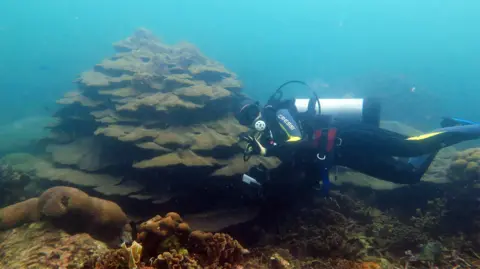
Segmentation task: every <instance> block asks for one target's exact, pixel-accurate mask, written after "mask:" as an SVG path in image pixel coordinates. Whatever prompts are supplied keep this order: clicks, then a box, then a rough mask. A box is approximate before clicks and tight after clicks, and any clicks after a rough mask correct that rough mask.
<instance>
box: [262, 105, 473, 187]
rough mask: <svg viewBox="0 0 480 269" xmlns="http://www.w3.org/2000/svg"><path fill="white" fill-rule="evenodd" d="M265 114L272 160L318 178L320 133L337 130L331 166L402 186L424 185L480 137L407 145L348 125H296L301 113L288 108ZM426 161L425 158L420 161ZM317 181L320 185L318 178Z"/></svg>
mask: <svg viewBox="0 0 480 269" xmlns="http://www.w3.org/2000/svg"><path fill="white" fill-rule="evenodd" d="M262 114H263V117H264V118H265V120H266V122H267V126H269V130H268V131H269V132H271V133H272V135H273V141H274V142H275V144H273V143H272V142H271V141H270V142H269V143H266V145H267V146H266V147H267V156H277V157H279V158H280V159H282V160H283V161H285V160H286V161H292V160H294V161H296V162H299V161H300V162H301V163H302V164H303V165H302V167H304V168H305V167H306V168H307V170H310V172H309V174H312V173H317V174H318V170H319V169H320V170H321V169H323V167H322V165H323V164H322V162H321V161H320V160H319V159H318V158H317V155H318V153H319V152H324V151H323V149H321V148H318V145H315V144H314V143H312V140H313V139H312V132H314V131H315V130H318V129H319V128H320V129H329V128H335V129H336V141H337V142H336V146H335V150H334V152H333V154H332V156H330V159H331V160H330V161H331V163H329V164H328V166H334V165H340V166H344V167H347V168H350V169H353V170H356V171H358V172H361V173H363V174H366V175H369V176H372V177H375V178H378V179H381V180H385V181H390V182H394V183H399V184H414V183H417V182H419V181H420V179H421V178H422V176H423V174H424V173H425V172H426V170H427V169H428V167H429V166H430V164H431V162H432V161H433V159H434V157H435V155H436V153H437V152H438V151H439V150H440V149H442V148H444V147H446V146H450V145H453V144H456V143H459V142H462V141H466V140H471V139H476V138H478V135H477V134H466V133H448V132H445V133H441V134H437V135H432V136H429V137H427V138H424V139H408V138H409V137H407V136H404V135H402V134H399V133H395V132H392V131H389V130H385V129H382V128H379V127H378V126H372V125H369V124H362V123H343V122H333V123H332V122H330V123H329V124H326V123H322V121H321V120H318V119H314V121H315V122H316V123H315V124H313V125H312V124H311V121H310V124H309V123H308V122H309V121H308V120H298V121H297V120H296V118H298V113H297V112H296V110H295V109H292V107H291V106H288V105H286V106H284V107H280V109H274V108H273V107H270V108H268V109H264V111H263V113H262ZM279 115H281V116H279ZM292 115H296V117H293V116H292ZM284 119H287V121H288V122H291V123H292V124H293V126H294V127H296V128H294V130H293V131H292V130H290V129H288V128H286V125H285V123H284ZM323 124H325V125H323ZM315 125H316V126H315ZM319 125H320V126H319ZM322 125H323V126H322ZM288 126H290V125H288ZM292 136H294V137H295V136H301V139H299V140H293V141H288V139H289V138H290V137H292ZM422 156H424V158H421V157H422ZM410 157H419V158H421V162H420V163H419V164H414V163H410V162H408V158H410ZM315 171H317V172H315ZM310 176H312V175H310ZM315 180H316V181H317V182H318V181H319V178H318V177H317V178H315Z"/></svg>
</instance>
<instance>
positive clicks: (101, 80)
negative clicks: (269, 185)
mask: <svg viewBox="0 0 480 269" xmlns="http://www.w3.org/2000/svg"><path fill="white" fill-rule="evenodd" d="M113 47H114V49H115V50H116V53H115V54H114V55H113V56H111V57H109V58H107V59H105V60H103V61H102V62H100V63H98V64H96V65H94V66H93V68H92V69H91V70H88V71H86V72H83V73H82V74H80V75H79V77H78V78H77V79H76V80H75V81H74V83H75V85H76V89H75V90H74V91H72V92H68V93H66V94H65V95H64V96H63V98H61V99H60V100H58V101H57V103H58V104H59V105H61V106H60V109H59V110H57V111H56V112H55V113H54V115H53V117H54V119H55V121H54V122H53V123H52V124H51V125H50V126H49V130H50V134H49V136H48V137H46V138H45V139H43V140H42V141H41V143H40V144H41V145H44V152H43V154H37V155H33V156H32V155H28V154H21V153H16V154H12V155H8V156H5V157H4V160H3V161H4V162H5V163H8V164H11V165H12V166H13V167H15V168H16V169H19V170H20V171H22V172H28V173H29V174H30V175H31V176H32V177H33V178H35V179H39V180H41V181H50V182H51V183H52V184H54V185H58V184H64V185H66V184H68V185H69V186H73V187H76V188H79V189H82V190H85V191H90V189H91V188H92V187H93V192H96V195H98V196H101V197H106V198H108V199H112V200H115V201H117V202H119V203H120V202H121V203H123V204H122V207H123V208H125V210H127V211H128V210H129V208H128V204H134V203H135V204H141V203H143V204H144V206H141V207H142V208H144V209H145V211H148V210H147V209H148V208H150V207H152V210H151V212H146V213H145V214H144V216H150V215H152V214H155V213H156V212H157V210H162V212H163V210H164V211H165V212H166V209H164V208H161V207H162V206H163V204H164V203H167V202H164V201H163V199H162V197H163V196H165V195H170V194H171V193H174V192H186V191H190V192H194V193H197V194H198V195H200V192H198V191H196V190H198V189H199V188H202V189H203V184H210V185H212V187H211V188H210V190H212V191H211V192H212V193H221V192H220V191H215V190H214V189H213V187H215V188H223V187H226V186H230V185H231V184H232V182H231V180H230V182H229V181H227V180H220V178H221V179H227V178H228V179H232V178H238V177H240V175H241V174H242V173H244V172H246V171H248V170H249V169H250V168H251V167H253V166H255V165H258V164H262V165H264V166H266V167H269V168H273V167H276V166H278V165H279V160H277V159H276V158H260V157H255V158H252V159H251V160H249V162H244V161H243V158H242V154H243V153H242V148H241V147H240V146H239V145H238V144H237V142H238V141H237V137H238V135H239V134H240V133H243V132H245V131H246V130H247V128H246V127H245V126H242V125H240V124H239V123H238V122H237V121H236V120H235V118H234V117H233V115H232V111H234V108H236V106H238V105H239V103H240V101H242V100H244V99H245V98H246V97H245V96H244V95H243V94H242V93H241V83H240V81H239V80H238V78H237V76H236V74H235V73H233V72H231V71H229V70H227V69H226V68H225V67H224V66H223V65H222V64H221V63H219V62H217V61H214V60H212V59H210V58H208V57H206V56H205V55H203V54H202V53H201V52H200V51H199V50H198V49H197V48H196V47H195V46H193V45H191V44H187V43H180V44H176V45H172V46H170V45H166V44H165V43H163V42H161V41H160V40H159V39H158V38H156V37H155V36H154V35H153V34H152V33H151V32H150V31H148V30H146V29H139V30H137V31H136V32H135V33H134V34H133V35H132V36H131V37H128V38H127V39H125V40H122V41H119V42H117V43H115V44H113ZM22 158H23V160H22V161H21V163H23V164H19V162H20V161H19V159H22ZM12 163H13V164H12ZM26 163H29V165H25V164H26ZM186 167H188V168H189V169H185V168H186ZM192 177H195V182H192V181H193V180H192ZM217 179H218V180H217ZM222 182H223V183H222ZM153 190H155V191H153ZM212 193H208V194H206V195H208V196H210V197H212ZM128 199H130V201H128ZM147 203H148V205H145V204H147ZM185 203H187V202H185ZM159 208H160V209H159ZM137 213H138V212H137Z"/></svg>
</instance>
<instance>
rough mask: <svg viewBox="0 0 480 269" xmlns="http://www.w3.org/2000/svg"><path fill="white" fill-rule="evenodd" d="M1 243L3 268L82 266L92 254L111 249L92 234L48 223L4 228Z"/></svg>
mask: <svg viewBox="0 0 480 269" xmlns="http://www.w3.org/2000/svg"><path fill="white" fill-rule="evenodd" d="M0 242H2V243H1V244H0V267H1V268H9V269H25V268H35V269H51V268H72V269H74V268H82V267H83V264H84V263H85V262H86V261H87V260H88V259H90V257H91V255H92V254H94V253H96V254H97V255H101V254H103V253H106V252H107V251H108V246H107V245H106V244H104V243H103V242H100V241H97V240H95V239H93V238H92V237H90V236H89V235H88V234H85V233H82V234H75V235H70V234H67V233H65V232H64V231H62V230H59V229H57V228H55V227H53V226H52V224H51V223H47V222H38V223H32V224H26V225H23V226H20V227H17V228H13V229H10V230H7V231H0ZM110 268H111V267H110Z"/></svg>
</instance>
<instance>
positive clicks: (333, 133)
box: [327, 128, 337, 152]
mask: <svg viewBox="0 0 480 269" xmlns="http://www.w3.org/2000/svg"><path fill="white" fill-rule="evenodd" d="M335 138H337V129H336V128H330V129H329V130H328V142H327V152H330V151H331V150H332V149H333V146H335Z"/></svg>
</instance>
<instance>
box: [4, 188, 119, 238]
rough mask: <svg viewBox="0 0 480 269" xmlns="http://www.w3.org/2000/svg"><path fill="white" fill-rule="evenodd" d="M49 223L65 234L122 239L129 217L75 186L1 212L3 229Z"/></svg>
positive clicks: (55, 189)
mask: <svg viewBox="0 0 480 269" xmlns="http://www.w3.org/2000/svg"><path fill="white" fill-rule="evenodd" d="M39 220H48V221H50V222H51V223H52V224H54V225H55V226H57V227H60V228H62V229H63V230H65V231H72V232H78V231H82V232H88V233H90V234H92V235H93V236H96V237H98V238H101V239H104V240H106V241H109V240H114V239H116V238H118V237H119V236H120V235H121V233H122V232H123V228H124V226H125V225H126V224H127V216H126V215H125V213H124V212H123V211H122V209H121V208H120V207H119V206H118V205H117V204H115V203H113V202H111V201H107V200H102V199H99V198H95V197H90V196H88V194H86V193H85V192H83V191H80V190H78V189H75V188H71V187H53V188H50V189H48V190H46V191H45V192H43V193H42V194H41V195H40V196H39V197H38V198H31V199H29V200H26V201H23V202H20V203H17V204H14V205H11V206H7V207H5V208H3V209H0V229H8V228H11V227H16V226H19V225H22V224H24V223H28V222H35V221H39Z"/></svg>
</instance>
